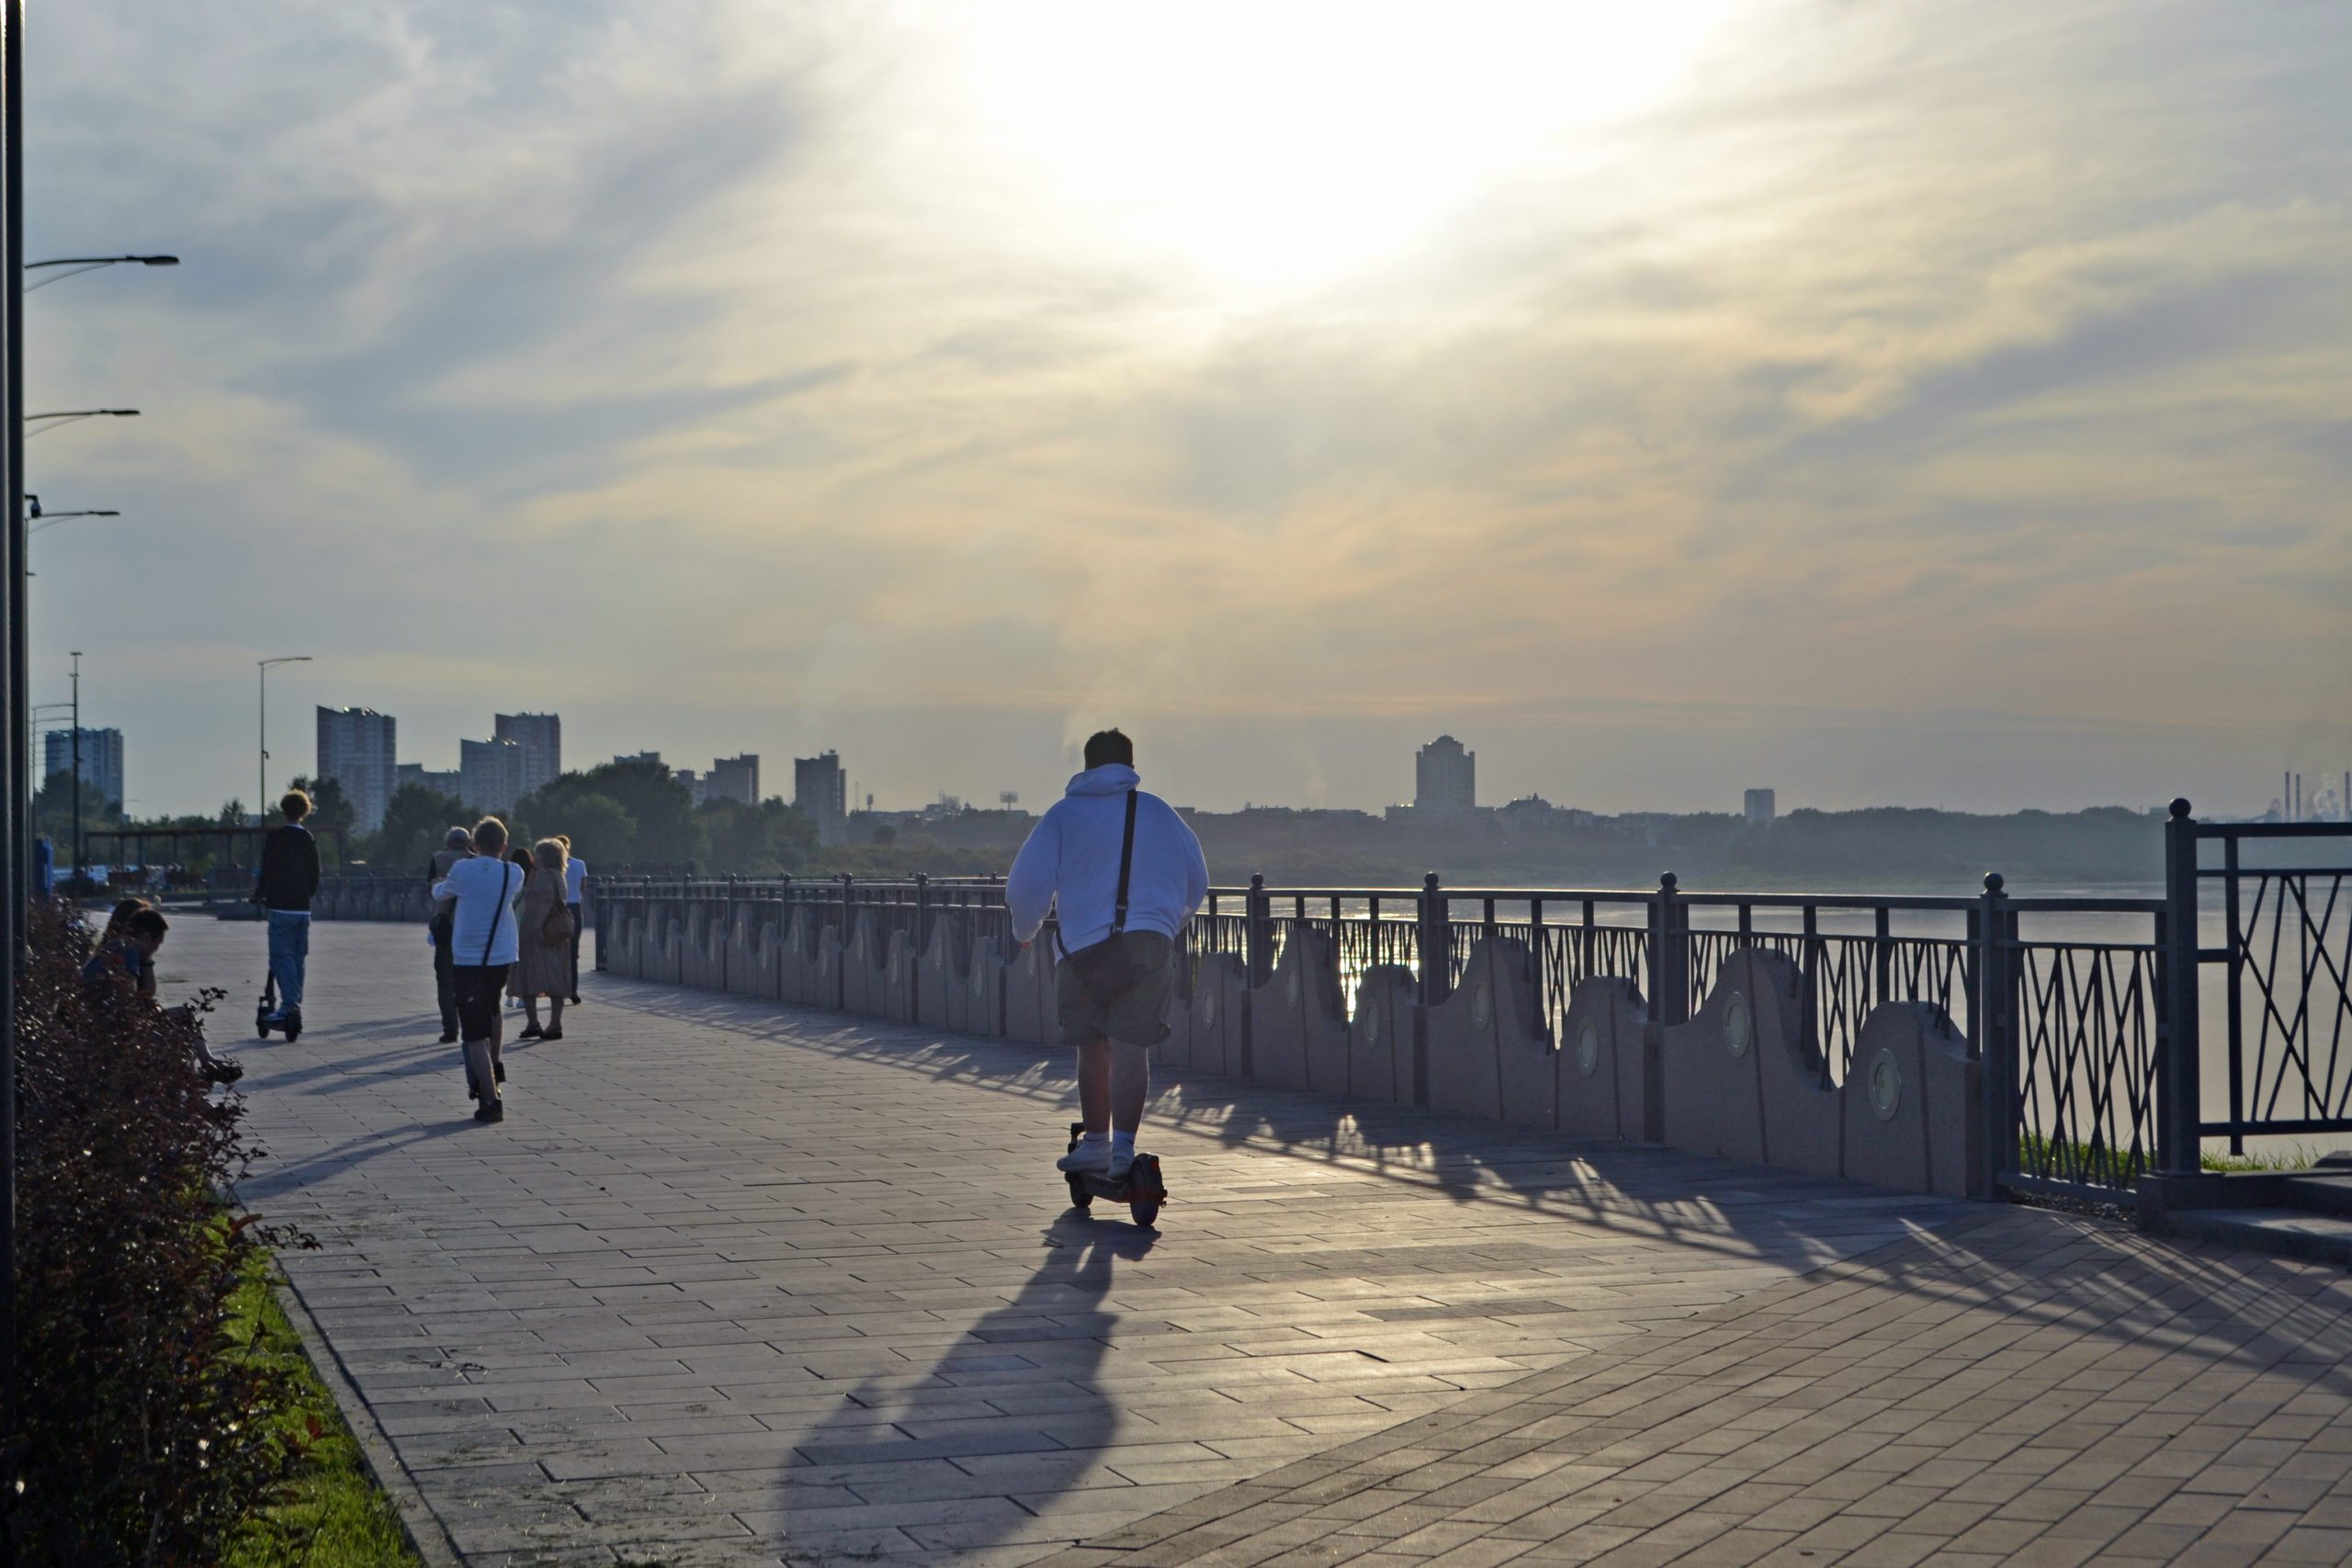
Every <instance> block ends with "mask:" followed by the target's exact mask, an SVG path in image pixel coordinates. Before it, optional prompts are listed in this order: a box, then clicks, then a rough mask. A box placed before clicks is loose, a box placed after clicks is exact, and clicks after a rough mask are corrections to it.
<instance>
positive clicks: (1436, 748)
mask: <svg viewBox="0 0 2352 1568" xmlns="http://www.w3.org/2000/svg"><path fill="white" fill-rule="evenodd" d="M1477 807H1478V753H1477V752H1476V751H1464V750H1463V749H1462V742H1461V741H1459V740H1456V739H1454V738H1453V736H1451V735H1441V736H1439V737H1438V738H1437V739H1434V740H1432V741H1430V743H1429V744H1428V745H1426V746H1424V747H1422V748H1421V749H1420V750H1419V751H1416V752H1414V753H1413V809H1415V810H1416V811H1475V810H1476V809H1477Z"/></svg>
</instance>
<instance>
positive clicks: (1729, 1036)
mask: <svg viewBox="0 0 2352 1568" xmlns="http://www.w3.org/2000/svg"><path fill="white" fill-rule="evenodd" d="M1755 1038H1756V1023H1755V1021H1754V1020H1753V1019H1751V1018H1749V1017H1748V1016H1747V998H1746V997H1743V996H1741V995H1740V994H1739V993H1738V992H1737V991H1734V992H1733V993H1732V994H1731V1000H1730V1001H1729V1002H1727V1003H1726V1004H1724V1049H1725V1050H1727V1051H1729V1052H1730V1053H1731V1054H1732V1055H1733V1056H1735V1057H1738V1056H1745V1055H1747V1047H1748V1045H1749V1043H1751V1042H1752V1041H1753V1040H1754V1039H1755Z"/></svg>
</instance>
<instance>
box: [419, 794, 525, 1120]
mask: <svg viewBox="0 0 2352 1568" xmlns="http://www.w3.org/2000/svg"><path fill="white" fill-rule="evenodd" d="M433 897H435V898H452V899H455V900H456V901H457V907H456V909H455V910H454V912H453V913H452V916H451V919H450V922H449V927H450V930H449V958H450V973H451V976H452V978H453V979H454V980H455V982H456V990H457V993H458V1032H459V1034H460V1035H461V1036H462V1037H463V1043H464V1046H465V1053H466V1085H467V1089H468V1091H469V1093H471V1094H472V1096H473V1097H474V1098H475V1099H476V1100H481V1108H480V1109H478V1110H477V1111H475V1112H474V1120H475V1121H477V1122H503V1121H504V1120H505V1119H506V1102H505V1100H504V1099H503V1097H502V1096H501V1095H500V1093H499V1089H498V1086H499V1085H500V1084H502V1083H503V1082H505V1081H506V1065H505V1064H504V1063H503V1062H502V1061H501V1060H499V1052H498V1023H499V1019H498V998H499V996H500V995H501V993H503V991H504V990H505V989H506V971H507V970H508V969H509V968H510V967H512V966H513V964H514V963H515V955H516V953H518V952H519V951H520V949H521V945H522V944H521V942H520V941H519V940H518V938H517V934H516V931H515V904H516V903H517V902H519V901H520V900H521V898H522V897H523V870H522V868H521V867H520V866H517V865H515V863H512V862H511V861H509V860H508V859H507V858H506V824H505V823H503V822H501V821H500V820H499V819H498V818H495V817H485V818H482V819H481V821H480V822H479V823H476V824H475V826H474V858H473V859H471V860H461V861H459V862H458V863H456V864H455V865H453V866H451V867H450V868H449V873H448V874H447V876H446V877H444V878H443V879H442V880H441V881H439V882H436V883H435V884H434V885H433Z"/></svg>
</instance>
